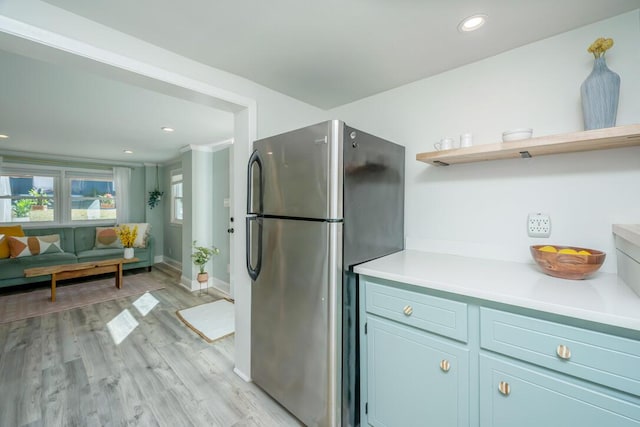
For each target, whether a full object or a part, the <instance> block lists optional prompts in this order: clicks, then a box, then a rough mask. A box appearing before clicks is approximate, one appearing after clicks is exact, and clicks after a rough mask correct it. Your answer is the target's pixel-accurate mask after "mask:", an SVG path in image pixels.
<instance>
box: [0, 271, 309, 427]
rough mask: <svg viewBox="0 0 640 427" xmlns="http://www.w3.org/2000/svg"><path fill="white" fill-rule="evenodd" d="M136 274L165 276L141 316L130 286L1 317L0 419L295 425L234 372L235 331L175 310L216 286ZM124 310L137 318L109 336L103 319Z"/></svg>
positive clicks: (18, 425) (7, 422) (13, 424)
mask: <svg viewBox="0 0 640 427" xmlns="http://www.w3.org/2000/svg"><path fill="white" fill-rule="evenodd" d="M138 274H149V275H152V276H153V278H154V280H160V281H164V282H166V288H165V289H162V290H159V291H153V292H151V294H152V295H153V296H154V297H155V298H156V299H158V300H159V301H160V303H159V304H158V305H157V306H156V307H155V308H154V309H153V310H151V312H150V313H148V314H147V315H146V316H144V317H143V316H142V315H141V314H140V313H139V312H138V311H137V310H136V309H135V308H134V307H133V305H132V303H133V301H135V300H136V299H137V298H138V297H139V296H135V297H130V298H124V299H119V300H114V301H108V302H104V303H100V304H94V305H91V306H88V307H83V308H77V309H74V310H69V311H65V312H61V313H54V314H50V315H45V316H41V317H37V318H32V319H25V320H20V321H16V322H12V323H7V324H3V325H0V426H3V427H22V426H25V427H26V426H29V427H35V426H171V427H176V426H221V427H226V426H300V425H301V424H300V423H299V422H298V421H297V420H296V419H295V418H294V417H293V416H292V415H290V414H289V413H288V412H287V411H286V410H285V409H283V408H282V407H281V406H280V405H279V404H277V403H276V402H275V401H274V400H272V399H271V398H270V397H269V396H268V395H267V394H266V393H264V392H263V391H262V390H261V389H259V388H258V387H257V386H255V385H254V384H251V383H246V382H244V381H243V380H242V379H241V378H240V377H238V376H237V375H235V374H234V373H233V352H234V348H233V347H234V345H233V335H232V336H229V337H227V338H223V339H221V340H218V341H216V342H214V343H212V344H207V343H206V342H205V341H204V340H202V339H201V338H200V337H198V336H197V335H196V334H195V333H194V332H193V331H191V330H190V329H188V328H187V327H186V326H185V325H184V324H183V323H182V322H181V321H180V320H179V319H178V318H177V316H176V314H175V313H176V311H177V310H180V309H184V308H188V307H192V306H194V305H197V304H203V303H206V302H210V301H214V300H216V299H219V298H220V295H215V294H214V292H215V291H213V290H210V293H211V294H210V295H206V294H202V295H199V293H198V292H194V293H193V294H192V293H190V292H188V291H186V290H184V289H183V288H181V287H179V286H178V285H176V284H175V283H177V279H176V278H175V277H173V276H172V275H171V274H167V270H163V269H160V268H154V270H153V271H152V272H150V273H149V272H143V273H138ZM125 280H126V278H125ZM0 298H2V296H0ZM123 310H129V312H130V313H131V314H132V315H133V316H134V318H135V319H136V320H137V321H138V323H139V325H138V326H137V327H136V328H135V329H134V330H133V332H132V333H131V334H130V335H129V336H128V337H127V338H126V339H125V340H124V341H123V342H122V343H120V344H119V345H115V344H114V342H113V340H112V338H111V335H110V334H109V331H108V330H107V327H106V324H107V322H109V321H110V320H111V319H113V318H114V317H115V316H117V315H118V314H119V313H121V312H122V311H123Z"/></svg>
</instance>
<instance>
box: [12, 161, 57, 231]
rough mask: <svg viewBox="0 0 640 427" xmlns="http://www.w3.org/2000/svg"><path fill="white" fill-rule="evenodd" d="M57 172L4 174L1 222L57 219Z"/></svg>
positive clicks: (51, 220)
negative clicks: (49, 173)
mask: <svg viewBox="0 0 640 427" xmlns="http://www.w3.org/2000/svg"><path fill="white" fill-rule="evenodd" d="M57 181H58V180H57V177H56V176H46V175H44V174H43V175H30V174H28V173H20V172H16V173H7V174H3V175H0V222H27V221H28V222H53V221H55V216H56V203H55V202H56V199H55V194H56V188H57V186H56V183H57Z"/></svg>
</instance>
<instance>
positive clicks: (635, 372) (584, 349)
mask: <svg viewBox="0 0 640 427" xmlns="http://www.w3.org/2000/svg"><path fill="white" fill-rule="evenodd" d="M480 345H481V346H482V348H485V349H487V350H492V351H495V352H498V353H502V354H505V355H507V356H511V357H515V358H517V359H521V360H525V361H528V362H531V363H535V364H537V365H540V366H544V367H546V368H549V369H554V370H556V371H559V372H563V373H566V374H569V375H573V376H576V377H579V378H584V379H586V380H589V381H593V382H595V383H599V384H602V385H605V386H608V387H612V388H615V389H618V390H622V391H625V392H627V393H631V394H634V395H637V396H640V369H639V368H638V367H640V341H635V340H631V339H627V338H621V337H616V336H612V335H607V334H603V333H600V332H594V331H590V330H586V329H581V328H576V327H572V326H567V325H563V324H560V323H555V322H549V321H545V320H540V319H535V318H531V317H527V316H521V315H517V314H512V313H506V312H503V311H498V310H492V309H488V308H481V310H480Z"/></svg>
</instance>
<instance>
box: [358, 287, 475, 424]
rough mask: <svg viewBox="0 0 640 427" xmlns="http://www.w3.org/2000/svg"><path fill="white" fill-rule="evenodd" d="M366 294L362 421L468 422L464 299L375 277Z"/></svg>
mask: <svg viewBox="0 0 640 427" xmlns="http://www.w3.org/2000/svg"><path fill="white" fill-rule="evenodd" d="M363 295H366V296H365V298H364V301H365V303H364V307H361V313H364V316H363V318H362V319H361V321H362V322H363V325H364V328H363V336H364V339H363V345H362V346H361V351H362V353H363V357H362V366H363V369H364V371H363V372H362V377H363V385H365V387H366V390H364V391H363V396H366V397H365V399H363V400H364V410H365V411H364V412H365V413H364V417H365V420H366V421H364V422H363V423H362V424H363V425H367V423H368V425H371V426H374V427H383V426H384V427H393V426H398V427H403V426H452V427H462V426H465V427H466V426H468V425H469V390H470V386H469V350H468V348H467V345H466V344H465V341H466V339H467V305H466V304H464V303H460V302H455V301H449V300H446V299H443V298H438V297H434V296H431V295H424V294H420V293H416V292H413V291H408V290H404V289H398V288H395V287H392V286H386V285H384V284H381V283H376V282H373V281H371V282H367V283H366V289H363ZM447 337H450V338H447ZM451 337H453V338H455V339H451Z"/></svg>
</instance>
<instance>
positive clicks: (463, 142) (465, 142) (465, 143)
mask: <svg viewBox="0 0 640 427" xmlns="http://www.w3.org/2000/svg"><path fill="white" fill-rule="evenodd" d="M472 145H473V135H472V134H470V133H463V134H462V135H460V147H461V148H465V147H471V146H472Z"/></svg>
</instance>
